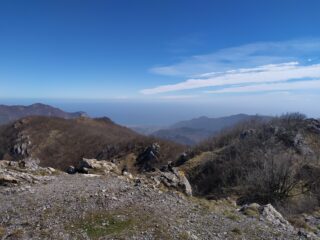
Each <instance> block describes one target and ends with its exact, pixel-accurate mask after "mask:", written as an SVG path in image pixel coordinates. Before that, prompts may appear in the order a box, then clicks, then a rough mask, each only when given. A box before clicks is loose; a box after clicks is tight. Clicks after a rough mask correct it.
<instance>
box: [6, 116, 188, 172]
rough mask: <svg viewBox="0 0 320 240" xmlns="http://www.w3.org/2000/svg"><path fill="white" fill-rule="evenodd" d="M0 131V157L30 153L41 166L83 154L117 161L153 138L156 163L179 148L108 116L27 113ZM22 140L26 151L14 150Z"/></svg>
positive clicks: (73, 159) (62, 164) (63, 163)
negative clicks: (143, 133) (52, 115)
mask: <svg viewBox="0 0 320 240" xmlns="http://www.w3.org/2000/svg"><path fill="white" fill-rule="evenodd" d="M0 131H1V133H0V146H1V149H0V158H1V157H11V158H12V159H18V158H23V157H26V156H31V157H34V158H38V159H40V160H41V162H40V165H42V166H51V167H55V168H59V169H65V168H67V167H68V166H69V165H77V163H78V161H79V160H81V159H82V158H83V157H85V158H97V159H105V160H113V159H115V160H117V161H120V160H121V159H122V158H125V157H126V156H127V155H128V154H132V153H134V154H136V155H138V154H139V153H140V152H142V151H143V150H144V149H145V148H146V147H148V146H149V145H151V144H152V143H153V142H155V141H157V142H158V143H159V144H160V146H161V152H160V156H159V162H158V163H157V164H159V165H161V164H166V163H167V161H169V160H174V159H173V158H175V157H177V156H178V155H179V153H180V152H181V151H182V147H180V146H179V145H177V144H172V143H168V142H165V141H158V140H157V139H153V138H147V137H144V136H141V135H138V134H136V133H134V132H133V131H131V130H130V129H128V128H125V127H122V126H119V125H117V124H115V123H113V122H112V121H111V120H110V119H108V118H102V119H89V118H77V119H69V120H66V119H62V118H48V117H28V118H24V119H21V120H19V121H17V122H15V123H13V124H11V125H8V126H5V127H2V130H0ZM24 143H25V146H27V147H26V148H27V150H26V151H25V153H21V152H17V145H18V146H21V147H22V145H23V144H24Z"/></svg>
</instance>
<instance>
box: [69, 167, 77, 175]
mask: <svg viewBox="0 0 320 240" xmlns="http://www.w3.org/2000/svg"><path fill="white" fill-rule="evenodd" d="M67 173H69V174H76V173H77V169H76V168H75V167H74V166H69V167H68V169H67Z"/></svg>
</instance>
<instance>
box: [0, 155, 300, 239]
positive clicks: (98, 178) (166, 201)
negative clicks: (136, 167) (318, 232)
mask: <svg viewBox="0 0 320 240" xmlns="http://www.w3.org/2000/svg"><path fill="white" fill-rule="evenodd" d="M26 163H27V164H26ZM81 165H82V166H83V167H86V168H88V169H89V171H90V172H89V173H88V174H80V173H77V174H67V173H64V172H61V171H59V170H55V169H53V168H42V167H38V166H37V165H36V162H35V161H32V160H30V159H29V160H26V162H25V161H20V162H15V163H12V162H10V161H1V165H0V184H1V186H0V201H1V205H0V212H1V215H0V226H1V227H0V234H1V235H0V237H1V238H2V239H299V236H300V235H301V234H300V235H299V230H298V229H295V228H293V227H292V226H291V225H290V224H289V223H288V222H286V221H285V220H283V218H282V217H281V214H279V213H278V212H277V211H276V210H275V209H274V208H273V207H272V206H266V207H263V209H262V210H261V213H260V212H256V214H255V215H253V214H247V213H248V212H249V211H248V208H247V207H243V208H241V209H239V207H238V206H237V205H236V203H235V201H234V200H233V199H232V198H228V199H224V200H218V201H209V200H205V199H201V198H196V197H192V196H190V193H188V192H187V193H188V194H183V193H182V192H180V191H177V188H176V187H175V184H174V182H175V181H179V180H174V178H177V177H176V175H174V174H173V173H172V174H162V175H161V174H159V175H158V174H156V173H153V174H151V175H150V176H146V175H139V174H138V175H134V176H133V175H132V174H129V173H127V172H121V171H120V169H117V167H116V165H115V164H113V163H110V162H109V163H108V162H105V161H97V160H94V159H90V160H88V159H84V160H83V162H82V164H81ZM161 179H162V180H161ZM161 182H163V183H164V184H162V183H161ZM167 182H170V184H168V183H167ZM177 184H179V182H177ZM172 186H174V187H172ZM243 209H244V210H243Z"/></svg>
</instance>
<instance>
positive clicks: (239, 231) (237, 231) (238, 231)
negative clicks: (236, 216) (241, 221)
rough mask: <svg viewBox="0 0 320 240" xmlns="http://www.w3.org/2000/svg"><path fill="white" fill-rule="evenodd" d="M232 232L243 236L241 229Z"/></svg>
mask: <svg viewBox="0 0 320 240" xmlns="http://www.w3.org/2000/svg"><path fill="white" fill-rule="evenodd" d="M231 232H233V233H234V234H237V235H241V234H242V232H241V230H240V229H239V228H237V227H235V228H234V229H232V230H231Z"/></svg>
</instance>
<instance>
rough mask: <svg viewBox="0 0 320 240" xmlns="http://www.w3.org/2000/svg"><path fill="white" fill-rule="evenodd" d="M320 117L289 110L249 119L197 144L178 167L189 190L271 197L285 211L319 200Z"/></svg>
mask: <svg viewBox="0 0 320 240" xmlns="http://www.w3.org/2000/svg"><path fill="white" fill-rule="evenodd" d="M319 156H320V121H318V120H316V119H306V118H305V117H304V116H303V115H299V114H291V115H285V116H282V117H280V118H276V119H273V120H272V121H270V122H267V123H266V122H261V121H249V122H246V123H243V124H240V125H238V126H237V127H235V128H233V129H231V130H228V131H225V132H224V133H221V134H220V135H218V136H216V137H214V138H212V139H210V140H207V141H206V142H204V143H202V144H200V145H199V146H197V147H196V148H194V149H193V150H192V152H190V153H189V158H188V159H185V161H184V162H182V163H183V164H182V165H181V163H180V164H177V165H180V168H181V169H183V170H184V171H185V172H186V173H187V175H188V179H189V181H190V183H191V185H192V188H193V193H194V194H196V195H198V196H205V197H207V198H219V197H226V196H237V197H238V201H239V203H241V204H243V203H250V202H258V203H261V204H265V203H273V204H275V205H276V206H278V205H279V208H280V209H281V208H286V209H283V211H284V212H287V213H288V212H290V213H291V214H292V213H295V212H296V213H301V212H304V211H311V210H314V209H316V208H317V207H318V206H320V191H319V190H320V189H319V186H320V181H319V179H320V178H319V177H320V158H319Z"/></svg>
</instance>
